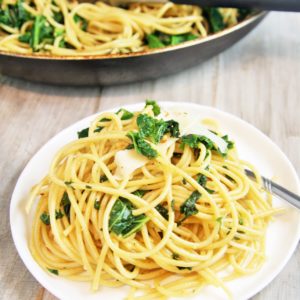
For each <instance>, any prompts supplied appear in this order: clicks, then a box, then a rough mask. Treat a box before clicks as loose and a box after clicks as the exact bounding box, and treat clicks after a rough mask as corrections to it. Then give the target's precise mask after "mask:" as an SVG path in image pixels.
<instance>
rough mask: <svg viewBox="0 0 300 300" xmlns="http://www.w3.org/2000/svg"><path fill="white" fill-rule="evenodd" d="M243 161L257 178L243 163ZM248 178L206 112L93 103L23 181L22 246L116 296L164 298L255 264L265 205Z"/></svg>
mask: <svg viewBox="0 0 300 300" xmlns="http://www.w3.org/2000/svg"><path fill="white" fill-rule="evenodd" d="M245 168H249V169H251V170H252V171H253V172H254V173H255V175H256V178H258V179H257V182H254V181H251V180H250V179H248V177H247V176H246V175H245V173H244V169H245ZM260 186H261V180H260V177H259V175H258V173H257V171H256V170H255V168H253V166H251V165H250V164H249V163H247V162H244V161H241V160H240V159H239V158H238V155H237V151H236V148H235V146H234V143H233V142H232V141H230V140H229V139H228V136H227V135H225V136H222V135H220V134H219V133H218V128H217V125H216V123H215V122H214V121H212V120H202V122H200V120H196V121H194V122H192V121H191V118H190V117H189V116H188V115H186V114H182V113H171V112H160V108H159V106H158V105H157V104H156V103H155V102H153V101H149V102H147V104H146V106H145V108H144V109H143V110H142V111H139V112H134V113H133V112H129V111H127V110H124V109H121V110H119V111H118V112H117V113H103V114H101V115H100V116H99V117H97V118H96V119H95V120H94V122H93V123H92V124H91V126H90V127H89V128H86V129H84V130H82V131H81V132H79V139H78V140H75V141H73V142H71V143H69V144H67V145H66V146H64V147H63V148H61V149H60V150H59V152H58V153H57V154H56V155H55V157H54V159H53V161H52V164H51V167H50V170H49V173H48V174H47V176H46V177H45V178H44V179H43V180H42V181H41V182H40V183H38V184H37V185H36V186H34V187H33V188H32V191H31V194H30V196H29V199H28V205H27V211H28V212H29V211H30V210H31V209H32V205H33V203H34V202H35V200H36V199H38V204H37V207H36V211H35V217H34V220H33V227H32V232H31V237H30V241H29V246H30V250H31V253H32V255H33V257H34V259H35V260H36V261H37V262H38V264H39V265H40V266H41V267H42V268H44V269H45V270H47V271H49V272H51V273H53V274H55V275H58V276H63V277H67V278H69V279H72V280H79V281H89V282H91V284H92V289H93V290H95V291H96V290H98V288H99V286H109V287H119V286H122V285H129V286H130V287H131V291H130V293H129V295H128V299H165V298H168V297H172V296H176V297H178V296H186V295H191V294H194V293H198V292H199V291H200V290H201V289H202V288H203V287H204V286H206V285H215V286H217V287H222V288H223V289H224V290H225V292H226V293H227V294H228V295H229V297H230V291H229V290H228V289H227V287H226V285H225V284H224V282H225V281H227V280H232V279H234V278H236V277H240V276H242V275H245V274H251V273H254V272H257V271H258V270H259V268H260V267H261V266H262V264H263V262H264V260H265V235H266V228H267V225H268V222H269V221H270V218H271V216H272V215H273V214H274V213H275V212H276V210H275V209H273V208H272V201H271V197H270V196H269V195H266V194H265V193H264V192H263V191H262V190H261V188H260Z"/></svg>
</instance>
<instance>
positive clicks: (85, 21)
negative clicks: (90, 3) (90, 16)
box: [73, 15, 88, 31]
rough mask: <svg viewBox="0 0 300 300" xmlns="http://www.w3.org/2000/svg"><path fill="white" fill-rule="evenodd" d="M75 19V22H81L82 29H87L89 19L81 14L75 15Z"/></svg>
mask: <svg viewBox="0 0 300 300" xmlns="http://www.w3.org/2000/svg"><path fill="white" fill-rule="evenodd" d="M73 19H74V21H75V23H77V24H79V26H80V28H81V30H83V31H87V28H88V21H87V20H86V19H85V18H83V17H81V16H79V15H74V17H73Z"/></svg>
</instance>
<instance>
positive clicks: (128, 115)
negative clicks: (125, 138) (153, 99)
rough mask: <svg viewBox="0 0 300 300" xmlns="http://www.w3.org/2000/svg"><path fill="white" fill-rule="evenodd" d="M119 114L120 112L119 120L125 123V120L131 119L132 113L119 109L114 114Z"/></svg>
mask: <svg viewBox="0 0 300 300" xmlns="http://www.w3.org/2000/svg"><path fill="white" fill-rule="evenodd" d="M120 112H122V117H121V120H122V121H125V120H130V119H132V118H133V113H132V112H130V111H128V110H126V109H124V108H121V109H119V110H118V111H117V112H116V114H119V113H120Z"/></svg>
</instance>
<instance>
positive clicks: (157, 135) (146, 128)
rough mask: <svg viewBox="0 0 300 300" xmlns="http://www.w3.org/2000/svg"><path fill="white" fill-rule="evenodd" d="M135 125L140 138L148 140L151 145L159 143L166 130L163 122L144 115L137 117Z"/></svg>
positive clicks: (166, 125) (166, 126)
mask: <svg viewBox="0 0 300 300" xmlns="http://www.w3.org/2000/svg"><path fill="white" fill-rule="evenodd" d="M136 122H137V125H138V127H139V132H140V135H141V137H142V138H149V139H150V140H151V141H152V142H153V143H155V144H157V143H159V142H160V140H161V139H162V137H163V136H164V134H165V133H166V132H167V130H168V124H167V122H165V121H164V120H157V119H155V118H152V117H150V116H148V115H145V114H140V115H139V116H138V117H137V120H136Z"/></svg>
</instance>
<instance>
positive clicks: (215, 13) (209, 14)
mask: <svg viewBox="0 0 300 300" xmlns="http://www.w3.org/2000/svg"><path fill="white" fill-rule="evenodd" d="M203 12H204V16H205V17H206V18H207V20H208V23H209V27H210V30H211V31H212V32H213V33H215V32H218V31H221V30H223V29H224V28H225V23H224V20H223V16H222V14H221V13H220V11H219V9H218V8H215V7H208V8H205V9H204V10H203Z"/></svg>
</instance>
